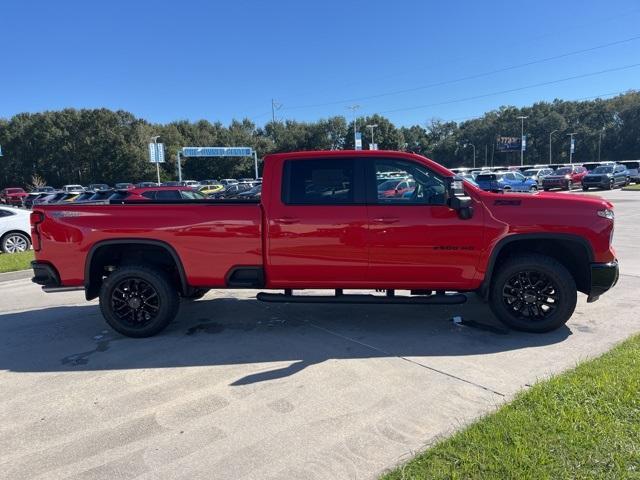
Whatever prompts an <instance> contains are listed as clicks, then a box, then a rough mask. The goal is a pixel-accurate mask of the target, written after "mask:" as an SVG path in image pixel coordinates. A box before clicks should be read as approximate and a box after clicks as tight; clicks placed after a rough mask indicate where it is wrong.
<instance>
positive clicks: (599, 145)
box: [598, 127, 604, 162]
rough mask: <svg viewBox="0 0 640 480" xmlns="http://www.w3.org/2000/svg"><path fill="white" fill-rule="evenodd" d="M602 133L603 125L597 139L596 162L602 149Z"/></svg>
mask: <svg viewBox="0 0 640 480" xmlns="http://www.w3.org/2000/svg"><path fill="white" fill-rule="evenodd" d="M603 133H604V127H602V130H600V138H599V139H598V162H599V161H600V150H601V149H602V134H603Z"/></svg>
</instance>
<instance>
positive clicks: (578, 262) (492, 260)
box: [480, 233, 594, 300]
mask: <svg viewBox="0 0 640 480" xmlns="http://www.w3.org/2000/svg"><path fill="white" fill-rule="evenodd" d="M518 253H540V254H544V255H547V256H550V257H551V258H554V259H555V260H557V261H558V262H560V263H561V264H562V265H564V266H565V267H566V268H567V269H568V270H569V273H571V275H572V276H573V278H574V280H575V282H576V285H577V287H578V290H579V291H581V292H583V293H588V291H589V282H590V279H591V273H590V268H589V265H590V263H592V262H593V261H594V254H593V249H592V248H591V245H590V244H589V242H588V241H587V240H586V239H585V238H582V237H580V236H578V235H572V234H563V233H531V234H513V235H509V236H507V237H505V238H503V239H501V240H500V241H499V242H498V243H497V244H496V245H495V247H494V248H493V250H492V252H491V255H490V256H489V260H488V263H487V268H486V270H485V275H484V279H483V281H482V284H481V286H480V294H481V296H482V298H484V299H485V300H486V299H488V297H489V291H490V287H491V281H492V278H493V275H494V273H495V271H496V269H497V268H499V267H500V264H501V263H502V262H504V261H505V260H506V259H508V258H509V257H510V256H512V255H514V254H518Z"/></svg>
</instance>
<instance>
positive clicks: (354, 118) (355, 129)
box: [347, 104, 360, 150]
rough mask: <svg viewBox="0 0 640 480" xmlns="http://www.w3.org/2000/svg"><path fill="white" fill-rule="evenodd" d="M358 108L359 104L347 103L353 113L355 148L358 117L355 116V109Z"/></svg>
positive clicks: (354, 146)
mask: <svg viewBox="0 0 640 480" xmlns="http://www.w3.org/2000/svg"><path fill="white" fill-rule="evenodd" d="M359 108H360V105H357V104H356V105H349V106H348V107H347V109H348V110H351V113H353V149H354V150H355V149H356V136H357V135H356V134H357V132H358V125H357V123H358V119H357V118H356V110H358V109H359Z"/></svg>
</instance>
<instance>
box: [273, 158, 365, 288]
mask: <svg viewBox="0 0 640 480" xmlns="http://www.w3.org/2000/svg"><path fill="white" fill-rule="evenodd" d="M361 165H362V160H360V159H354V158H335V157H331V158H317V157H314V158H300V159H288V160H285V161H284V164H283V165H282V190H281V191H280V192H275V191H274V192H271V193H270V202H269V204H268V206H267V207H266V208H267V210H266V217H267V229H268V231H267V232H266V235H267V237H266V239H267V257H266V273H267V282H268V285H269V286H270V287H284V286H288V287H295V286H297V287H318V288H320V287H328V288H336V287H337V286H342V287H345V288H346V287H349V286H353V285H356V284H358V285H360V284H361V283H362V282H365V281H366V280H367V268H368V256H367V253H368V252H367V223H368V220H367V207H366V204H365V194H364V170H363V168H362V166H361ZM273 184H274V185H278V183H277V182H274V183H273Z"/></svg>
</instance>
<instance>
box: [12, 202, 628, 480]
mask: <svg viewBox="0 0 640 480" xmlns="http://www.w3.org/2000/svg"><path fill="white" fill-rule="evenodd" d="M600 194H601V195H602V196H606V197H607V198H610V199H612V201H613V202H614V204H615V205H616V213H617V223H616V233H615V239H614V244H615V246H616V248H617V250H618V254H619V258H620V260H621V265H622V267H621V270H622V274H623V275H622V277H621V280H620V283H619V284H618V285H617V286H616V288H615V289H614V290H613V291H611V292H609V293H608V294H607V295H605V296H603V297H602V299H601V300H600V301H598V302H596V303H594V304H589V305H587V304H586V303H585V298H584V296H583V295H581V296H580V300H579V304H578V308H577V310H576V313H575V315H574V316H573V318H572V319H571V321H570V322H569V323H568V325H567V327H566V328H562V329H560V330H558V331H556V332H552V333H549V334H544V335H532V334H525V333H519V332H513V331H508V330H506V329H505V328H504V327H502V326H501V325H500V324H499V323H497V321H496V320H495V319H494V318H493V316H492V315H491V313H490V311H489V309H488V308H487V307H486V306H485V305H483V304H481V303H479V302H478V301H477V300H476V299H475V298H474V297H473V296H471V297H470V301H469V303H468V304H466V305H462V306H451V307H428V308H425V307H416V306H397V305H396V306H375V307H372V306H358V305H342V306H335V305H269V304H261V303H259V302H257V301H255V300H253V299H252V297H254V296H255V292H251V291H240V290H238V291H212V292H210V293H209V294H208V295H207V296H206V297H205V298H204V299H203V300H201V301H198V302H193V303H183V305H182V308H181V313H180V316H179V319H178V321H176V322H175V323H173V324H172V325H171V326H170V327H169V329H168V331H166V333H164V334H162V335H160V336H158V337H155V338H150V339H142V340H133V339H128V338H124V337H121V336H119V335H117V334H115V333H113V332H112V331H111V330H110V329H109V328H108V327H107V326H106V324H105V323H104V322H103V320H102V318H101V316H100V313H99V311H98V308H97V306H96V302H91V303H86V302H85V301H84V297H83V293H82V292H72V293H65V294H56V295H45V294H43V293H41V292H40V290H39V288H38V287H37V286H35V285H33V284H31V283H30V282H29V280H24V279H22V280H20V279H19V280H12V281H6V282H4V283H2V284H0V478H11V479H19V478H29V479H31V478H41V479H52V478H78V479H80V478H82V479H85V478H89V479H107V478H109V479H111V478H134V477H137V478H148V479H156V478H157V479H175V478H185V479H187V478H189V479H192V478H203V479H204V478H206V479H218V478H219V479H230V478H233V479H265V478H268V479H292V478H302V479H337V478H340V479H342V478H349V479H353V478H357V479H362V478H365V479H366V478H376V476H378V475H379V474H380V473H381V472H382V471H384V470H385V469H386V468H390V467H392V466H393V465H395V464H397V463H398V462H400V461H403V460H406V459H408V458H409V457H410V455H411V454H412V453H413V452H415V451H417V450H420V449H422V448H424V447H425V446H427V445H429V444H430V443H431V442H433V441H435V440H436V439H438V438H440V437H441V436H443V435H447V434H449V433H450V432H451V431H453V430H455V429H456V428H459V427H460V426H463V425H465V424H466V423H468V422H470V421H472V420H473V419H475V418H477V417H478V416H480V415H483V414H485V413H487V412H490V411H492V410H493V409H495V408H496V406H498V405H500V404H501V403H503V402H504V401H506V400H509V399H510V398H511V397H512V396H513V395H514V394H515V393H516V392H518V391H520V390H521V389H522V388H526V387H527V386H528V385H530V384H532V383H534V382H535V381H536V380H538V379H540V378H544V377H546V376H548V375H550V374H553V373H556V372H560V371H562V370H565V369H567V368H571V367H572V366H574V365H575V364H576V363H577V362H579V361H581V360H584V359H586V358H590V357H593V356H595V355H598V354H600V353H602V352H604V351H606V350H608V349H609V348H611V347H612V346H613V345H615V344H616V343H618V342H619V341H621V340H623V339H624V338H626V337H628V336H629V335H631V334H633V333H636V332H639V331H640V315H638V314H637V311H636V310H635V307H636V303H637V293H636V292H637V291H638V289H639V288H640V260H639V257H640V256H639V255H638V254H637V245H638V244H639V240H640V234H638V231H637V228H636V224H637V223H638V221H640V194H638V193H635V192H620V191H613V192H603V193H600ZM454 314H460V315H462V316H463V317H464V320H465V322H467V324H468V325H467V326H456V325H453V324H452V323H451V321H450V317H451V316H452V315H454Z"/></svg>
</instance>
